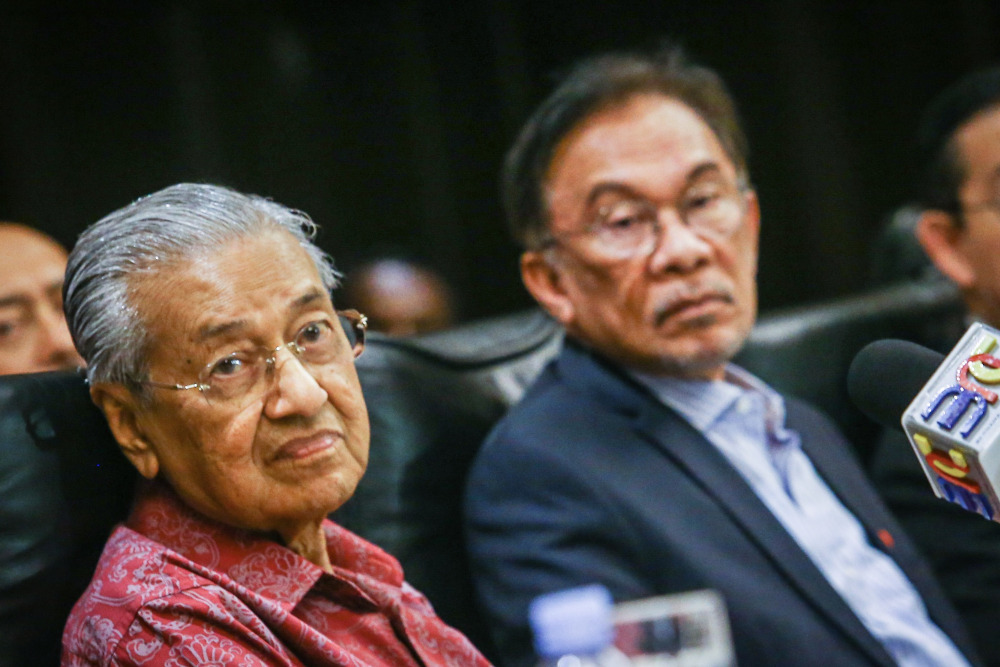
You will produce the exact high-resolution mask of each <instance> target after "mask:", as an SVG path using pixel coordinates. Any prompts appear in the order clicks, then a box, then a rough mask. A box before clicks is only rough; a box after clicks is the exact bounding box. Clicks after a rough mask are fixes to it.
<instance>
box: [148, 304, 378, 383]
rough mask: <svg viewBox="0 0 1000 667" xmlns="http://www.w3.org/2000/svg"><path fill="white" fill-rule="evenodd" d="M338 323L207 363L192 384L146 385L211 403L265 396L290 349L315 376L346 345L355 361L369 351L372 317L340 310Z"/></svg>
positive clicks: (315, 325) (314, 325) (319, 323)
mask: <svg viewBox="0 0 1000 667" xmlns="http://www.w3.org/2000/svg"><path fill="white" fill-rule="evenodd" d="M337 319H338V320H339V321H338V323H336V324H335V323H334V322H332V321H331V320H330V319H318V320H313V321H311V322H308V323H307V324H305V325H304V326H303V327H302V328H300V329H299V330H298V332H296V334H295V336H294V337H293V338H292V340H290V341H288V342H286V343H284V344H282V345H279V346H278V347H275V348H271V349H269V348H265V347H258V348H255V349H252V350H247V351H241V352H233V353H231V354H227V355H226V356H224V357H222V358H221V359H217V360H216V361H213V362H212V363H209V364H206V365H205V367H204V368H202V370H201V372H200V373H199V374H198V381H197V382H194V383H191V384H173V383H167V382H154V381H152V380H147V381H145V382H143V383H142V384H144V385H148V386H151V387H158V388H160V389H176V390H182V391H183V390H186V389H197V390H198V391H200V392H201V393H202V395H204V396H205V398H206V399H207V400H208V401H209V402H216V401H218V402H224V401H229V400H236V399H241V398H245V397H248V396H249V397H253V398H256V397H257V396H262V395H264V394H265V393H266V392H267V391H268V389H269V388H270V387H271V384H272V382H273V381H274V375H275V372H274V370H275V359H276V357H277V356H278V353H279V352H280V351H281V350H283V349H286V350H288V351H289V352H291V353H292V355H293V356H294V357H295V358H296V359H298V361H299V363H300V364H302V366H303V368H305V369H306V370H307V371H309V372H310V373H311V374H312V375H313V376H315V375H316V373H317V371H319V370H320V369H322V367H324V366H326V365H328V364H331V363H333V362H334V361H335V360H336V359H337V358H338V355H339V354H340V353H341V351H342V350H343V345H344V342H345V340H344V339H345V336H346V339H347V340H346V342H347V344H348V345H350V348H351V351H352V353H353V354H354V358H357V357H359V356H361V353H362V352H363V351H364V349H365V333H366V331H367V329H368V318H367V317H365V316H364V315H362V314H361V313H359V312H358V311H356V310H338V311H337Z"/></svg>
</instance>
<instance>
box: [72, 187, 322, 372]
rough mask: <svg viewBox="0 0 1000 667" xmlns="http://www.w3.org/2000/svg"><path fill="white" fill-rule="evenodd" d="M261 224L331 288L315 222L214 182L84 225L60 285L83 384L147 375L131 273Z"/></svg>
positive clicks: (172, 190)
mask: <svg viewBox="0 0 1000 667" xmlns="http://www.w3.org/2000/svg"><path fill="white" fill-rule="evenodd" d="M269 229H279V230H284V231H286V232H288V233H289V234H291V235H292V236H293V237H294V238H295V239H296V240H297V241H298V242H299V245H300V246H301V247H302V248H303V249H304V250H305V251H306V252H307V253H308V254H309V257H310V258H311V259H312V261H313V263H314V264H315V265H316V269H317V271H318V272H319V276H320V279H321V280H322V282H323V285H324V287H325V288H326V289H327V290H332V289H333V288H335V287H336V286H337V284H338V278H339V275H338V274H337V272H336V271H335V270H334V268H333V262H332V260H331V258H330V257H329V256H328V255H327V254H326V253H324V252H323V251H322V250H320V249H319V248H318V247H317V246H316V245H315V244H314V243H313V238H314V237H315V235H316V232H317V226H316V224H315V223H314V222H313V221H312V220H311V219H310V218H309V216H308V215H306V214H305V213H303V212H301V211H296V210H292V209H290V208H288V207H286V206H282V205H281V204H278V203H277V202H274V201H271V200H270V199H265V198H264V197H259V196H257V195H246V194H242V193H240V192H236V191H235V190H231V189H229V188H225V187H221V186H218V185H207V184H194V183H180V184H178V185H172V186H170V187H168V188H164V189H163V190H160V191H159V192H154V193H153V194H151V195H148V196H146V197H143V198H141V199H138V200H136V201H134V202H132V203H131V204H129V205H128V206H125V207H124V208H121V209H119V210H117V211H115V212H113V213H111V214H109V215H107V216H105V217H104V218H101V219H100V220H98V221H97V222H95V223H94V224H93V225H91V226H90V227H88V228H87V230H86V231H84V232H83V234H81V235H80V238H79V240H78V241H77V243H76V246H74V248H73V250H72V252H70V255H69V260H68V263H67V266H66V281H65V285H64V287H63V302H64V308H65V310H66V322H67V323H68V324H69V330H70V333H71V334H72V336H73V342H74V343H75V344H76V348H77V350H79V351H80V354H81V355H82V356H83V358H84V359H85V360H86V362H87V379H88V381H89V382H91V383H92V384H93V383H96V382H115V383H120V384H124V385H126V386H128V387H130V388H131V389H132V390H133V391H137V390H139V388H140V386H141V383H142V382H143V381H144V380H146V379H147V374H148V365H147V362H146V352H147V349H148V348H147V346H148V343H149V341H148V335H147V330H146V326H145V322H143V320H142V317H140V315H139V312H138V310H137V309H136V307H135V305H134V304H133V303H130V301H129V289H130V287H132V286H133V285H132V281H133V280H134V278H135V277H136V276H138V275H142V274H145V275H149V274H151V273H155V272H157V271H158V270H160V269H161V268H163V267H164V266H166V265H167V264H169V263H174V262H177V261H179V260H184V259H187V258H190V257H193V256H195V255H197V254H200V253H206V252H211V251H213V250H215V249H217V248H218V247H219V246H221V245H223V244H225V243H227V242H230V241H233V240H236V239H239V238H245V237H249V236H255V235H257V234H259V233H261V232H263V231H266V230H269Z"/></svg>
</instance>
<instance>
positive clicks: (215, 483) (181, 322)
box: [116, 231, 369, 532]
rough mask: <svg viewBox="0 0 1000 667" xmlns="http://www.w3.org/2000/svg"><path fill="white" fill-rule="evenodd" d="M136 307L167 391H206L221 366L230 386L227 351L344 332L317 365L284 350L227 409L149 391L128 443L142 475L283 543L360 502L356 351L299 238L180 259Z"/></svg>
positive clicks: (232, 369) (189, 394)
mask: <svg viewBox="0 0 1000 667" xmlns="http://www.w3.org/2000/svg"><path fill="white" fill-rule="evenodd" d="M130 298H132V300H133V303H135V305H136V306H137V309H138V311H139V313H140V316H141V318H142V320H143V321H144V322H145V323H146V326H147V331H148V336H149V341H150V348H149V350H148V357H147V359H148V363H149V379H150V380H151V381H154V382H158V383H167V384H174V383H176V384H182V385H184V384H189V383H197V382H198V380H199V374H201V373H203V372H204V369H206V368H213V369H214V371H215V372H216V373H217V377H216V383H217V384H216V386H217V387H218V386H222V384H221V383H224V382H227V381H229V379H230V378H232V377H235V376H236V375H235V374H237V373H240V372H241V370H242V369H241V368H240V366H239V364H236V363H234V362H232V361H227V359H233V358H236V357H230V355H231V354H233V353H243V354H245V355H246V358H249V357H250V355H251V354H252V353H253V352H254V351H262V352H264V353H265V354H270V353H271V351H273V350H275V349H276V348H278V347H279V346H281V345H283V344H284V343H286V342H287V341H290V340H293V339H295V338H296V335H297V333H299V332H302V331H303V330H305V331H306V332H307V335H308V336H311V334H309V332H310V331H313V330H314V329H312V328H310V327H311V326H312V325H314V324H315V323H321V324H324V323H329V324H331V325H332V326H333V327H336V329H334V330H333V331H334V336H335V341H336V344H335V346H334V348H333V349H334V352H333V357H332V358H331V359H329V360H327V361H325V362H324V364H323V365H321V366H315V367H310V366H307V365H304V364H303V363H301V362H300V361H299V359H298V358H297V357H296V356H295V355H294V354H293V353H292V352H291V351H290V350H289V349H287V348H283V349H282V350H280V351H278V352H277V353H275V355H274V365H273V373H272V374H270V375H268V376H267V377H268V378H270V379H269V380H267V381H266V382H261V383H259V384H258V385H255V386H256V387H258V388H259V389H260V390H259V391H250V392H247V393H245V394H242V395H239V396H235V397H232V398H229V399H223V398H219V397H214V398H213V395H212V394H210V393H208V394H206V393H203V392H202V391H200V390H198V389H191V390H172V389H166V388H163V387H147V391H148V392H150V394H151V396H152V399H151V402H150V403H149V404H143V403H142V402H138V403H136V402H133V403H132V406H133V411H132V415H133V417H134V424H135V426H134V429H132V431H130V432H127V433H131V435H126V437H125V438H124V440H125V442H122V438H120V439H119V443H120V444H122V447H123V450H125V451H126V454H127V455H129V458H130V460H132V462H133V463H134V464H135V465H136V467H137V468H139V470H140V472H142V473H143V474H144V475H145V476H147V477H153V476H156V475H158V474H159V475H162V476H163V477H164V478H165V479H166V480H167V481H168V482H169V483H170V484H171V486H172V487H173V488H174V489H175V490H176V491H177V493H178V495H179V496H180V497H181V498H182V499H183V500H184V501H185V502H187V503H188V504H189V505H191V506H192V507H194V508H195V509H197V510H198V511H200V512H202V513H203V514H206V515H207V516H209V517H211V518H214V519H216V520H218V521H221V522H223V523H227V524H230V525H235V526H239V527H243V528H249V529H254V530H277V531H279V532H287V529H288V527H289V526H295V525H297V524H299V523H302V522H304V521H306V520H308V519H311V518H322V517H323V516H325V515H326V514H327V513H329V512H331V511H333V510H334V509H336V508H337V507H339V506H340V505H341V504H342V503H343V502H344V501H345V500H347V499H348V498H349V497H350V496H351V495H352V494H353V492H354V489H355V487H356V486H357V483H358V481H359V480H360V478H361V476H362V474H363V472H364V470H365V467H366V465H367V461H368V438H369V429H368V415H367V412H366V410H365V404H364V400H363V398H362V395H361V386H360V383H359V382H358V375H357V372H356V370H355V367H354V354H353V351H352V349H351V345H350V344H349V342H348V340H347V337H346V336H345V335H344V332H343V330H342V329H341V328H340V327H339V323H338V320H337V317H336V314H335V311H334V308H333V304H332V302H331V300H330V296H329V294H328V292H327V290H326V289H325V288H324V286H323V284H322V281H321V279H320V276H319V275H318V272H317V270H316V267H315V265H314V264H313V262H312V261H311V259H310V258H309V256H308V254H307V253H306V252H305V250H303V249H302V248H301V247H300V246H299V244H298V242H297V241H296V240H295V239H294V238H293V237H292V236H291V235H290V234H287V233H285V232H283V231H273V232H267V233H265V234H264V235H262V236H259V237H256V238H249V239H240V240H236V241H232V242H229V243H228V244H225V245H223V246H222V247H221V248H219V249H217V250H216V251H214V252H212V253H206V254H201V255H197V256H195V257H193V258H189V259H188V260H185V261H183V262H177V263H175V264H172V265H170V266H167V267H165V268H163V269H161V270H159V271H156V272H155V273H151V274H148V277H140V279H139V280H138V281H137V282H136V283H135V284H134V285H133V289H132V292H131V296H130ZM324 326H325V324H324ZM305 340H309V338H308V337H307V338H306V339H305ZM217 360H223V361H221V362H217ZM116 391H119V393H120V389H117V390H116ZM116 435H118V434H117V433H116Z"/></svg>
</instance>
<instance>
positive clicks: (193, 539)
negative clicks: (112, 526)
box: [127, 482, 403, 610]
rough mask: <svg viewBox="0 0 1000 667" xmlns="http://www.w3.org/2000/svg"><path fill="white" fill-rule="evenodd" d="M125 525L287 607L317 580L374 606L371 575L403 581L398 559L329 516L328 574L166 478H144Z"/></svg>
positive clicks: (206, 570) (393, 583)
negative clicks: (192, 499) (188, 499)
mask: <svg viewBox="0 0 1000 667" xmlns="http://www.w3.org/2000/svg"><path fill="white" fill-rule="evenodd" d="M127 524H128V527H129V528H131V529H133V530H135V531H136V532H138V533H140V534H142V535H144V536H146V537H148V538H149V539H151V540H154V541H156V542H159V543H161V544H163V545H164V546H166V547H167V548H168V549H171V550H172V551H175V552H176V553H177V554H179V555H180V556H182V557H183V558H186V559H188V560H189V561H191V563H193V564H194V565H196V566H200V568H201V569H203V570H204V572H203V574H204V575H205V576H209V575H210V573H211V572H212V571H216V572H223V573H224V574H225V575H226V576H228V577H230V578H232V579H233V580H234V581H235V582H237V583H238V584H240V585H241V586H245V587H246V588H248V589H250V590H253V591H256V592H257V593H259V594H260V595H263V596H264V597H268V598H271V599H273V600H275V601H277V602H278V603H280V604H281V605H282V606H284V607H285V608H286V609H288V610H291V609H292V608H294V607H295V605H297V604H298V603H299V602H300V601H301V600H302V598H303V597H305V595H306V593H308V592H309V590H310V588H312V587H313V586H314V585H316V584H317V582H321V583H323V582H325V585H326V586H327V587H329V588H331V589H339V590H341V591H343V593H344V594H346V595H348V596H351V597H354V596H360V597H361V598H362V599H364V600H366V601H368V602H369V603H371V604H372V605H374V606H379V601H378V600H374V599H373V598H372V596H371V595H369V593H370V592H372V587H370V586H366V585H365V581H366V580H367V579H374V580H377V581H379V582H381V583H384V584H388V585H390V586H394V587H399V586H401V585H402V584H403V571H402V568H401V567H400V565H399V562H398V561H397V560H396V559H395V558H393V557H392V556H390V555H389V554H387V553H386V552H384V551H382V550H381V549H379V548H378V547H376V546H375V545H373V544H371V543H369V542H366V541H364V540H362V539H361V538H359V537H358V536H356V535H354V534H353V533H351V532H350V531H348V530H346V529H344V528H341V527H340V526H338V525H337V524H335V523H333V522H332V521H330V520H324V521H323V531H324V533H325V534H326V545H327V552H328V553H329V555H330V562H331V563H332V565H333V570H334V571H333V574H332V575H328V574H326V573H325V572H323V570H322V569H321V568H320V567H319V566H317V565H315V564H313V563H312V562H310V561H308V560H306V559H305V558H303V557H301V556H299V555H298V554H297V553H295V552H294V551H292V550H291V549H289V548H288V547H286V546H284V545H282V544H281V543H280V542H278V541H276V539H273V536H270V535H268V534H266V533H258V532H253V531H249V530H243V529H240V528H235V527H232V526H227V525H225V524H222V523H219V522H217V521H214V520H212V519H209V518H208V517H205V516H204V515H202V514H200V513H198V512H196V511H195V510H193V509H192V508H191V507H189V506H188V505H187V504H185V503H184V502H183V501H182V500H181V499H180V498H179V497H178V496H177V494H176V493H175V492H174V491H173V490H172V489H171V488H170V487H169V486H168V485H166V484H165V483H162V482H152V483H144V484H143V485H142V486H141V488H140V491H139V493H138V496H137V499H136V504H135V507H134V509H133V510H132V515H131V516H130V517H129V520H128V522H127Z"/></svg>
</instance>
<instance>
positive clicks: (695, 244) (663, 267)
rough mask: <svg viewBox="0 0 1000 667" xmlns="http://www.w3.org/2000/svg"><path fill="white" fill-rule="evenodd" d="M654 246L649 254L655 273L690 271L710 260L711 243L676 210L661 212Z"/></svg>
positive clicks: (651, 266)
mask: <svg viewBox="0 0 1000 667" xmlns="http://www.w3.org/2000/svg"><path fill="white" fill-rule="evenodd" d="M659 222H660V224H659V226H658V228H657V230H656V231H657V234H656V239H655V240H654V241H653V242H654V244H655V245H654V246H653V250H652V253H651V254H650V256H649V270H650V271H651V272H653V273H669V272H673V273H688V272H690V271H694V270H695V269H697V268H700V267H701V266H704V265H705V264H707V263H708V262H709V260H710V259H711V257H712V252H713V248H712V244H711V243H709V242H708V241H707V240H705V239H704V238H703V237H701V236H699V235H698V234H697V233H695V232H694V231H692V230H691V228H690V227H688V226H687V225H685V224H684V222H683V221H682V220H681V219H680V216H678V215H677V212H676V211H675V210H673V209H671V210H670V212H669V213H665V212H663V211H661V212H660V217H659Z"/></svg>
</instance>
